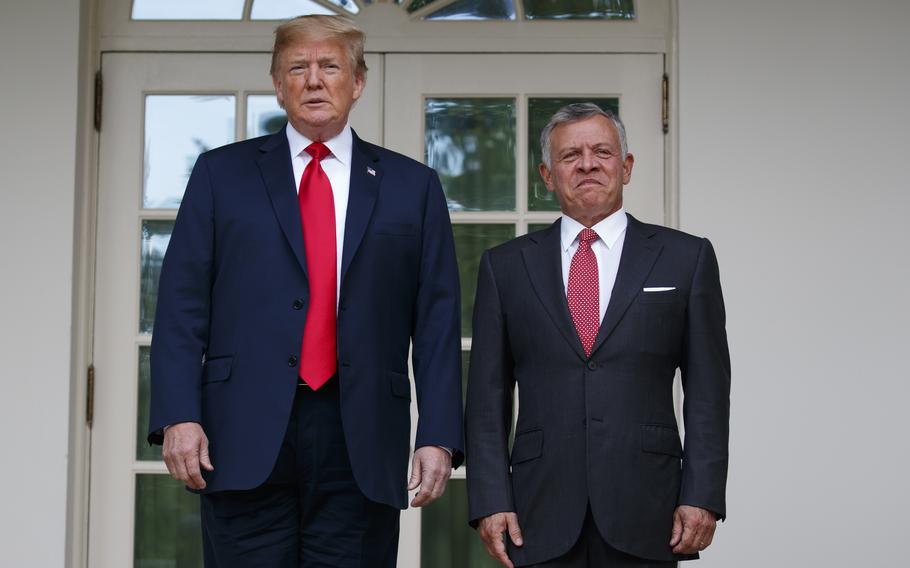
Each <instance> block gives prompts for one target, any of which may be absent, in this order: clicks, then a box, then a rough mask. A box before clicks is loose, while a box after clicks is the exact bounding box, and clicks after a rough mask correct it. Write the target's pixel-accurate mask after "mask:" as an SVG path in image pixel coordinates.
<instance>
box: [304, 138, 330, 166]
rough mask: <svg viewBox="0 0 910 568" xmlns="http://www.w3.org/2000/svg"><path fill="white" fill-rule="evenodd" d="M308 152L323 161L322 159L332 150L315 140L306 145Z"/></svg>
mask: <svg viewBox="0 0 910 568" xmlns="http://www.w3.org/2000/svg"><path fill="white" fill-rule="evenodd" d="M306 153H307V154H309V155H310V156H313V158H315V159H316V160H319V161H320V162H321V161H322V159H323V158H325V157H326V156H328V155H329V154H331V153H332V151H331V150H329V148H328V146H326V145H325V144H323V143H322V142H313V143H312V144H310V145H309V146H307V147H306Z"/></svg>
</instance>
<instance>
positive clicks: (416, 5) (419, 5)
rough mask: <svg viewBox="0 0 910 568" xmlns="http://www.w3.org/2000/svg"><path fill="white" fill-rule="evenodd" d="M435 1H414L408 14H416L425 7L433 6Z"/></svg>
mask: <svg viewBox="0 0 910 568" xmlns="http://www.w3.org/2000/svg"><path fill="white" fill-rule="evenodd" d="M435 1H436V0H414V1H413V2H411V4H410V5H409V6H408V13H413V12H416V11H417V10H420V9H421V8H423V7H424V6H429V5H430V4H432V3H433V2H435Z"/></svg>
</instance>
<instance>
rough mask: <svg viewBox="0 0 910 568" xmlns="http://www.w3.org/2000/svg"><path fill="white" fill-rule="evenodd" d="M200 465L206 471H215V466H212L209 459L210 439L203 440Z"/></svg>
mask: <svg viewBox="0 0 910 568" xmlns="http://www.w3.org/2000/svg"><path fill="white" fill-rule="evenodd" d="M199 463H200V464H201V465H202V467H204V468H205V470H206V471H215V466H213V465H212V460H211V458H209V439H208V438H206V437H203V438H202V444H201V447H200V448H199Z"/></svg>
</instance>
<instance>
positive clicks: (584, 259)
mask: <svg viewBox="0 0 910 568" xmlns="http://www.w3.org/2000/svg"><path fill="white" fill-rule="evenodd" d="M596 240H597V233H595V232H594V231H592V230H591V229H582V230H581V232H580V233H578V250H577V251H575V256H573V257H572V264H571V265H569V289H568V293H567V296H568V300H569V312H570V313H571V314H572V321H573V322H575V331H577V332H578V338H579V339H581V345H582V347H584V348H585V355H587V356H588V357H590V356H591V349H592V348H593V347H594V339H595V338H597V331H598V329H600V284H599V282H598V276H597V257H595V256H594V251H593V250H591V243H593V242H594V241H596Z"/></svg>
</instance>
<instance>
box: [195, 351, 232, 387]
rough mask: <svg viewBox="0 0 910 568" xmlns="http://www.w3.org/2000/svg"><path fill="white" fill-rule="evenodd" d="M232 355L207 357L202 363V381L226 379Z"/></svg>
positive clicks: (228, 375)
mask: <svg viewBox="0 0 910 568" xmlns="http://www.w3.org/2000/svg"><path fill="white" fill-rule="evenodd" d="M233 362H234V358H233V357H218V358H217V359H207V360H206V362H205V363H204V364H203V365H202V383H203V384H205V383H217V382H221V381H226V380H228V378H229V377H230V376H231V365H232V364H233Z"/></svg>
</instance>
